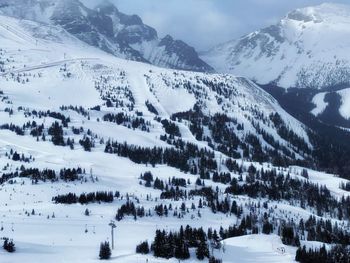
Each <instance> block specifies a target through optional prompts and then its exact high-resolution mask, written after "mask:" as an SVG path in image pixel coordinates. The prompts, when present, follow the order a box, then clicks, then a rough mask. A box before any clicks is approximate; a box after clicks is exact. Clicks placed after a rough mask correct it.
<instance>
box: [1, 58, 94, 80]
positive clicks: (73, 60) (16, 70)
mask: <svg viewBox="0 0 350 263" xmlns="http://www.w3.org/2000/svg"><path fill="white" fill-rule="evenodd" d="M86 60H89V61H95V60H96V61H98V60H100V59H99V58H75V59H65V60H59V61H56V62H51V63H43V64H41V65H36V66H30V67H25V68H21V69H15V70H11V71H7V72H3V73H0V77H1V76H6V75H8V74H13V73H21V72H27V71H32V70H37V69H44V68H51V67H56V66H59V65H62V64H64V63H73V62H77V61H86Z"/></svg>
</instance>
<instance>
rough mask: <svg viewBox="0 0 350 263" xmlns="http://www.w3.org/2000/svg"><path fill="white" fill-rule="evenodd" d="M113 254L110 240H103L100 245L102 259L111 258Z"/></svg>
mask: <svg viewBox="0 0 350 263" xmlns="http://www.w3.org/2000/svg"><path fill="white" fill-rule="evenodd" d="M111 255H112V252H111V248H110V246H109V242H107V241H106V242H102V243H101V245H100V253H99V257H100V259H101V260H102V259H110V258H111Z"/></svg>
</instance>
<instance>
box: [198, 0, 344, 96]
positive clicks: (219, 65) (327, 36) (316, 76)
mask: <svg viewBox="0 0 350 263" xmlns="http://www.w3.org/2000/svg"><path fill="white" fill-rule="evenodd" d="M349 24H350V8H349V6H348V5H342V4H335V3H324V4H321V5H318V6H311V7H305V8H300V9H296V10H294V11H292V12H290V13H288V14H287V15H286V16H285V17H284V18H282V19H281V20H280V21H279V22H278V23H277V24H275V25H271V26H269V27H267V28H263V29H260V30H257V31H255V32H252V33H250V34H247V35H245V36H243V37H241V38H240V39H237V40H232V41H229V42H227V43H223V44H221V45H218V46H216V47H214V48H212V49H211V50H209V51H208V52H205V53H204V54H202V58H203V60H204V61H206V62H207V63H208V64H210V65H213V66H214V68H215V69H216V70H217V71H218V72H221V73H233V74H236V75H240V76H244V77H247V78H250V79H253V80H255V81H256V82H257V83H259V84H269V83H274V84H276V85H277V86H279V87H283V88H286V89H288V88H293V87H296V88H313V89H320V90H322V89H326V88H335V87H337V86H342V85H348V84H349V72H350V70H349V69H350V67H349V62H350V57H349V47H350V42H349V37H348V36H349V33H350V31H349Z"/></svg>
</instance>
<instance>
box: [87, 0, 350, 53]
mask: <svg viewBox="0 0 350 263" xmlns="http://www.w3.org/2000/svg"><path fill="white" fill-rule="evenodd" d="M81 1H82V2H85V3H86V4H87V5H89V6H90V7H92V6H94V5H96V4H97V3H98V2H100V1H103V0H81ZM110 1H111V2H113V3H115V4H116V6H117V7H118V8H119V10H120V11H122V12H124V13H127V14H137V15H139V16H140V17H141V18H142V19H143V20H144V23H145V24H148V25H150V26H152V27H154V28H156V29H157V31H158V33H159V36H161V37H162V36H164V35H166V34H170V35H172V36H173V37H174V38H176V39H181V40H184V41H185V42H187V43H188V44H190V45H192V46H194V47H195V48H197V49H198V50H206V49H208V48H210V47H212V46H213V45H215V44H218V43H222V42H226V41H228V40H231V39H234V38H237V37H240V36H242V35H244V34H246V33H250V32H251V31H254V30H256V29H259V28H261V27H264V26H267V25H270V24H273V23H276V22H277V21H278V20H279V19H280V18H282V17H283V16H285V14H286V13H287V12H289V11H291V10H293V9H296V8H300V7H305V6H310V5H317V4H321V3H323V2H325V1H321V0H110ZM327 2H335V3H345V4H346V3H349V4H350V1H349V0H334V1H331V0H328V1H327Z"/></svg>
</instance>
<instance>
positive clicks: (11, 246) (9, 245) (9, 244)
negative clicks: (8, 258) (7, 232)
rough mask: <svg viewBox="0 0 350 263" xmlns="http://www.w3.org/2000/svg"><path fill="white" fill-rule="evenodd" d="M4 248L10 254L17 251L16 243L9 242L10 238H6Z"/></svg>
mask: <svg viewBox="0 0 350 263" xmlns="http://www.w3.org/2000/svg"><path fill="white" fill-rule="evenodd" d="M3 248H4V249H5V250H6V251H7V252H9V253H13V252H15V251H16V247H15V243H13V241H12V240H9V239H8V238H5V240H4V245H3Z"/></svg>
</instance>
